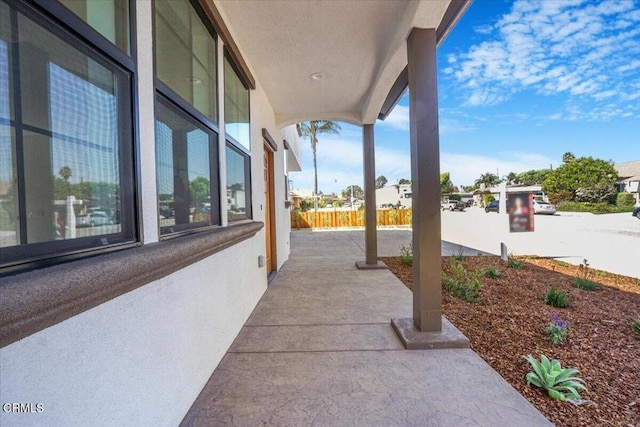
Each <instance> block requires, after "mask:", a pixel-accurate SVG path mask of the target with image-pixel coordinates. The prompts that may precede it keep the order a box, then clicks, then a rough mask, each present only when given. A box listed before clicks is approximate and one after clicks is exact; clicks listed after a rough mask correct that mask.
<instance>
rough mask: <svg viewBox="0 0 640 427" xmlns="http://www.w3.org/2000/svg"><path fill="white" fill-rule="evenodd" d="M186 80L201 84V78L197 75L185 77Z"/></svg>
mask: <svg viewBox="0 0 640 427" xmlns="http://www.w3.org/2000/svg"><path fill="white" fill-rule="evenodd" d="M187 81H188V82H189V83H193V84H194V85H201V84H202V79H199V78H197V77H187Z"/></svg>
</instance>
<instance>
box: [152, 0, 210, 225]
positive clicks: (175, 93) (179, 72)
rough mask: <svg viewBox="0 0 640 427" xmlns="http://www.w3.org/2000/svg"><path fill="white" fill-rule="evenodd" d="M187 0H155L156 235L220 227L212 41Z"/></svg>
mask: <svg viewBox="0 0 640 427" xmlns="http://www.w3.org/2000/svg"><path fill="white" fill-rule="evenodd" d="M204 22H205V21H203V20H202V18H201V14H200V13H199V12H198V9H196V8H194V7H193V5H192V4H191V3H190V2H189V1H187V0H175V1H166V0H156V2H155V40H154V47H155V62H156V89H157V95H156V98H157V103H156V164H157V176H158V217H159V222H160V233H161V234H162V235H176V234H177V233H181V232H185V231H190V230H194V229H197V228H203V227H210V226H214V225H219V224H220V190H219V183H218V150H217V146H218V143H217V141H218V138H217V135H218V129H217V122H218V117H217V96H218V93H217V86H216V40H215V37H214V35H213V32H212V31H211V30H210V29H209V28H208V27H207V26H206V25H205V24H204Z"/></svg>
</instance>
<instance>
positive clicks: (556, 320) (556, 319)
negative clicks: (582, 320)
mask: <svg viewBox="0 0 640 427" xmlns="http://www.w3.org/2000/svg"><path fill="white" fill-rule="evenodd" d="M551 318H552V319H553V324H554V325H555V326H557V327H558V328H568V327H569V322H568V321H566V320H562V318H561V317H560V316H559V315H557V314H556V313H551Z"/></svg>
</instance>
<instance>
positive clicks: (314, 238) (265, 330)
mask: <svg viewBox="0 0 640 427" xmlns="http://www.w3.org/2000/svg"><path fill="white" fill-rule="evenodd" d="M402 239H406V233H397V232H395V231H391V230H390V231H381V232H380V234H379V247H380V255H395V254H397V253H398V248H399V244H398V242H402ZM363 242H364V234H363V232H362V231H334V232H311V231H294V232H292V234H291V246H292V247H291V257H290V259H289V261H288V262H287V263H286V264H285V265H284V266H283V268H282V269H281V271H280V272H279V273H278V275H277V277H276V278H275V279H274V280H273V281H272V283H271V284H270V285H269V289H268V290H267V292H266V293H265V295H264V296H263V298H262V300H261V301H260V303H259V304H258V306H257V307H256V309H255V310H254V312H253V314H252V315H251V317H250V318H249V320H248V321H247V323H246V324H245V326H244V328H243V329H242V331H241V332H240V334H239V335H238V337H237V338H236V340H235V342H234V344H233V345H232V346H231V348H230V349H229V351H228V352H227V354H226V356H225V357H224V358H223V360H222V362H221V363H220V365H219V366H218V368H217V369H216V370H215V372H214V373H213V375H212V376H211V378H210V379H209V381H208V382H207V384H206V385H205V387H204V389H203V390H202V392H201V394H200V396H199V397H198V398H197V400H196V401H195V402H194V404H193V406H192V407H191V409H190V410H189V412H188V413H187V415H186V416H185V418H184V420H183V422H182V425H183V426H216V425H237V426H251V425H290V426H306V425H319V426H348V425H358V426H363V425H364V426H392V425H398V426H400V425H421V426H466V425H482V426H493V425H510V426H546V425H551V424H550V423H549V422H548V421H547V420H546V419H545V418H544V417H543V416H542V415H541V414H540V413H539V412H538V411H537V410H536V409H535V408H534V407H533V406H532V405H531V404H529V402H527V401H526V400H525V399H524V398H523V397H522V396H521V395H520V394H519V393H518V392H516V391H515V390H514V389H513V388H512V387H511V386H509V384H507V383H506V382H505V381H504V380H503V379H502V377H500V375H498V374H497V373H496V372H495V371H494V370H493V369H492V368H491V367H490V366H489V365H487V364H486V363H485V362H484V361H483V360H482V359H481V358H480V357H479V356H478V355H477V354H476V353H474V352H473V351H472V350H470V349H446V350H405V349H404V348H403V346H402V344H401V343H400V341H399V340H398V338H397V337H396V335H395V333H394V331H393V329H392V327H391V325H390V320H391V318H397V317H410V316H411V311H412V308H411V307H412V296H411V292H410V291H409V290H408V289H407V288H406V287H405V286H404V285H403V284H402V283H401V282H400V281H399V280H398V279H397V278H396V277H395V276H394V275H393V274H392V273H391V272H389V271H388V270H364V271H363V270H357V269H356V268H355V266H354V263H355V261H359V260H362V259H364V252H363V251H362V247H364V245H363ZM457 250H459V247H458V245H446V244H444V243H443V253H450V251H457ZM477 252H478V251H474V250H471V249H468V248H467V251H466V253H469V254H477ZM523 380H524V379H523Z"/></svg>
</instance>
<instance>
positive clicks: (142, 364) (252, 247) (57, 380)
mask: <svg viewBox="0 0 640 427" xmlns="http://www.w3.org/2000/svg"><path fill="white" fill-rule="evenodd" d="M262 247H263V244H262V241H261V240H260V238H257V237H254V238H253V239H249V240H247V241H245V242H242V243H240V244H238V245H236V246H234V247H232V248H229V249H227V250H225V251H223V252H220V253H218V254H215V255H213V256H211V257H209V258H207V259H205V260H203V261H201V262H198V263H196V264H193V265H191V266H189V267H187V268H185V269H183V270H181V271H179V272H176V273H174V274H172V275H170V276H167V277H165V278H164V279H162V280H158V281H156V282H153V283H151V284H149V285H147V286H144V287H142V288H139V289H137V290H135V291H132V292H129V293H127V294H125V295H122V296H121V297H118V298H116V299H114V300H111V301H109V302H107V303H104V304H102V305H100V306H98V307H96V308H94V309H91V310H89V311H86V312H84V313H82V314H80V315H78V316H75V317H72V318H71V319H69V320H66V321H64V322H62V323H59V324H57V325H55V326H53V327H50V328H48V329H46V330H44V331H42V332H39V333H36V334H34V335H31V336H30V337H28V338H25V339H23V340H21V341H18V342H16V343H14V344H11V345H9V346H7V347H5V348H3V349H1V350H0V367H1V375H0V377H1V379H2V381H1V382H0V396H2V403H6V402H19V403H34V404H35V403H41V404H42V405H43V409H44V411H43V412H41V413H27V414H7V413H4V412H0V425H2V426H3V427H9V426H25V425H30V426H62V425H64V426H114V425H121V426H133V425H135V426H154V427H156V426H175V425H177V424H178V423H179V422H180V421H181V420H182V417H183V416H184V414H185V413H186V411H187V410H188V409H189V407H190V406H191V404H192V403H193V400H194V399H195V397H196V396H197V395H198V393H199V392H200V390H201V389H202V387H203V386H204V384H205V382H206V381H207V379H208V378H209V377H210V375H211V373H212V372H213V370H214V369H215V367H216V366H217V364H218V362H219V361H220V360H221V358H222V357H223V356H224V353H225V351H226V350H227V348H228V347H229V346H230V345H231V343H232V342H233V340H234V338H235V336H236V335H237V333H238V332H239V331H240V328H241V327H242V325H243V324H244V322H245V321H246V319H247V318H248V316H249V315H250V313H251V311H252V310H253V308H254V307H255V305H256V304H257V302H258V300H259V299H260V297H261V296H262V294H263V293H264V291H265V290H266V280H265V277H264V269H259V268H258V267H257V266H258V262H257V257H258V254H259V253H260V252H261V251H262Z"/></svg>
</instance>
